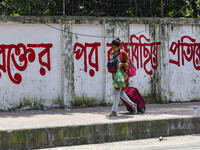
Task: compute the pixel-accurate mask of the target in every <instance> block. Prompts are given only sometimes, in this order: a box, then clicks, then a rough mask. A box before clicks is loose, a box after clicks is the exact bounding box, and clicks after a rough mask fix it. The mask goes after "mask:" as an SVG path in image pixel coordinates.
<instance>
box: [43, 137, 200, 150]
mask: <svg viewBox="0 0 200 150" xmlns="http://www.w3.org/2000/svg"><path fill="white" fill-rule="evenodd" d="M45 150H200V134H194V135H186V136H174V137H163V140H162V141H160V140H159V138H153V139H144V140H131V141H123V142H113V143H103V144H90V145H79V146H68V147H56V148H48V149H45Z"/></svg>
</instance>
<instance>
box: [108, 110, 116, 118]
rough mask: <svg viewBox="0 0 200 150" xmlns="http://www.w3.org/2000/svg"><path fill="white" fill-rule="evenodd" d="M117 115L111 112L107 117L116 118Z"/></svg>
mask: <svg viewBox="0 0 200 150" xmlns="http://www.w3.org/2000/svg"><path fill="white" fill-rule="evenodd" d="M117 116H118V114H117V113H116V112H114V111H112V112H111V113H110V114H109V117H117Z"/></svg>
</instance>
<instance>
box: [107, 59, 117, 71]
mask: <svg viewBox="0 0 200 150" xmlns="http://www.w3.org/2000/svg"><path fill="white" fill-rule="evenodd" d="M107 68H108V72H110V73H115V72H117V59H116V58H113V59H110V60H109V61H108V63H107Z"/></svg>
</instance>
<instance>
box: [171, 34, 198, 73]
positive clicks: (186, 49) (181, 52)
mask: <svg viewBox="0 0 200 150" xmlns="http://www.w3.org/2000/svg"><path fill="white" fill-rule="evenodd" d="M184 41H187V42H184ZM195 41H196V40H195V39H193V38H191V37H190V36H182V37H181V40H178V42H177V43H176V42H172V44H171V47H170V50H169V51H170V52H171V53H172V54H173V55H174V56H175V59H170V60H169V63H171V64H175V65H177V66H178V67H180V66H181V64H182V65H183V66H184V64H185V61H188V62H190V61H192V62H193V66H194V68H195V69H196V70H200V43H195Z"/></svg>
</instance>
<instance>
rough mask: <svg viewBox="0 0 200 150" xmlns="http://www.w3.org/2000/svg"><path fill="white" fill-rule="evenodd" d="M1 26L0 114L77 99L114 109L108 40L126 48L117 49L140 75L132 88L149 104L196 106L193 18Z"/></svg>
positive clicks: (197, 37) (199, 60)
mask: <svg viewBox="0 0 200 150" xmlns="http://www.w3.org/2000/svg"><path fill="white" fill-rule="evenodd" d="M45 19H49V20H48V22H47V21H45ZM1 20H3V21H1V22H0V34H1V36H0V46H1V47H0V109H5V110H6V109H8V108H12V107H17V106H19V105H20V103H21V104H22V103H25V101H26V102H30V103H32V104H34V103H37V104H40V105H41V104H42V105H46V106H54V105H61V106H70V105H71V102H73V101H74V97H89V98H94V99H95V101H96V102H97V103H110V102H112V101H113V100H114V94H113V92H114V90H113V87H112V78H111V74H110V73H108V72H107V68H106V64H107V60H108V56H109V52H110V50H111V49H110V48H111V47H110V43H111V41H112V40H113V39H114V38H112V37H119V38H120V39H121V40H122V41H123V43H122V48H123V49H124V50H126V51H127V52H128V53H129V54H130V58H131V59H132V60H133V61H134V64H135V66H136V67H137V75H136V76H135V77H132V78H130V85H131V86H134V87H137V88H138V89H139V91H140V92H141V94H142V95H143V96H144V97H145V98H146V99H147V101H149V102H167V101H189V100H199V99H200V93H199V92H198V91H199V90H200V78H199V75H200V73H199V71H200V20H198V19H183V20H181V19H151V18H148V19H147V18H143V19H142V18H117V20H116V18H89V17H88V18H87V17H84V18H81V17H77V18H70V17H68V18H59V17H57V18H41V20H40V21H37V22H36V21H35V20H31V19H30V18H20V17H19V18H18V20H16V19H15V18H12V17H11V18H9V17H8V18H6V19H5V18H3V19H1ZM13 20H15V21H13ZM20 22H23V24H22V23H20ZM43 22H45V23H48V24H49V25H50V26H52V27H49V26H47V25H44V24H43Z"/></svg>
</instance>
